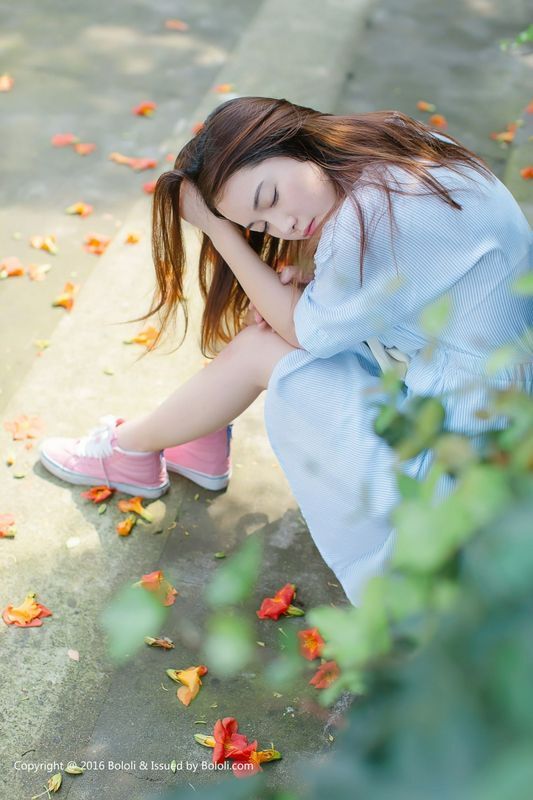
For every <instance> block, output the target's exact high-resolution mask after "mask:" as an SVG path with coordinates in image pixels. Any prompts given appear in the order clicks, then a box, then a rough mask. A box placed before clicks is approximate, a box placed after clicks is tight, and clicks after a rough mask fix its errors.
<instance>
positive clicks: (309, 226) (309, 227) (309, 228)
mask: <svg viewBox="0 0 533 800" xmlns="http://www.w3.org/2000/svg"><path fill="white" fill-rule="evenodd" d="M314 223H315V218H314V217H313V219H312V220H311V222H310V223H309V225H308V226H307V228H306V229H305V231H304V236H309V234H310V233H311V232H312V230H313V225H314Z"/></svg>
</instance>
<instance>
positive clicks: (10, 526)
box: [0, 514, 17, 539]
mask: <svg viewBox="0 0 533 800" xmlns="http://www.w3.org/2000/svg"><path fill="white" fill-rule="evenodd" d="M16 532H17V529H16V527H15V517H14V516H13V514H0V539H13V537H14V536H15V534H16Z"/></svg>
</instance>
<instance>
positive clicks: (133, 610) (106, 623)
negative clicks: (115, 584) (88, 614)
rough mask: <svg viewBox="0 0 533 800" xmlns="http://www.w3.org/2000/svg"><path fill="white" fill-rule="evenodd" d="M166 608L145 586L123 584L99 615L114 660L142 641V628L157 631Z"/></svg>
mask: <svg viewBox="0 0 533 800" xmlns="http://www.w3.org/2000/svg"><path fill="white" fill-rule="evenodd" d="M166 615H167V609H166V607H165V606H163V605H162V604H161V603H160V602H159V600H158V599H157V598H156V597H155V595H154V594H153V593H151V592H147V591H146V590H145V589H142V588H140V587H134V586H125V587H124V588H122V589H121V590H120V591H119V592H118V593H117V595H115V597H114V598H113V600H112V601H111V603H110V604H109V605H108V606H107V608H106V609H105V610H104V611H103V613H102V615H101V624H102V626H103V628H104V629H105V631H106V633H107V635H108V637H109V654H110V656H111V658H112V659H114V660H115V661H117V662H122V661H125V660H126V659H127V658H128V656H130V655H132V654H133V653H134V652H135V651H136V650H138V649H139V647H141V646H142V645H143V644H144V636H145V634H146V631H149V630H158V629H159V628H160V627H161V625H162V624H163V622H164V620H165V617H166Z"/></svg>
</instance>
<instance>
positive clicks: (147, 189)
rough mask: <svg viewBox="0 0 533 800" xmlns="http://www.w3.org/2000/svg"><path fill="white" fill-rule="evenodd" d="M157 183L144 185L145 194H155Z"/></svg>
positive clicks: (149, 182)
mask: <svg viewBox="0 0 533 800" xmlns="http://www.w3.org/2000/svg"><path fill="white" fill-rule="evenodd" d="M155 185H156V181H147V182H146V183H143V192H146V194H153V193H154V192H155Z"/></svg>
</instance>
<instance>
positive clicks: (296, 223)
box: [216, 156, 337, 239]
mask: <svg viewBox="0 0 533 800" xmlns="http://www.w3.org/2000/svg"><path fill="white" fill-rule="evenodd" d="M336 199H337V197H336V194H335V189H334V186H333V184H332V182H331V181H330V179H329V178H328V177H327V175H326V174H325V173H324V172H323V171H322V170H321V169H320V167H317V166H316V164H313V162H312V161H297V160H296V159H295V158H286V157H284V156H276V157H275V158H267V159H266V160H265V161H262V162H261V163H260V164H257V165H255V166H253V167H246V168H243V169H240V170H238V171H237V172H235V173H234V174H233V175H232V176H231V178H229V180H228V181H227V182H226V185H225V187H224V191H223V193H222V196H221V199H220V202H219V203H217V206H216V208H217V211H219V212H220V213H221V214H223V215H224V216H225V217H226V219H229V220H230V221H231V222H236V223H237V224H238V225H242V227H244V228H250V229H251V230H253V231H264V230H265V226H266V232H267V233H269V234H271V235H272V236H276V237H277V238H279V239H307V238H308V237H309V236H311V234H312V233H313V231H314V230H315V229H316V227H317V225H319V224H320V222H321V221H322V220H323V219H324V217H325V216H326V214H327V213H328V212H329V211H330V210H331V209H332V207H333V205H334V203H335V202H336Z"/></svg>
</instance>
